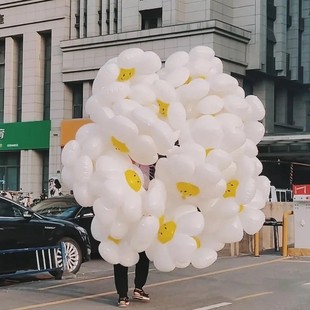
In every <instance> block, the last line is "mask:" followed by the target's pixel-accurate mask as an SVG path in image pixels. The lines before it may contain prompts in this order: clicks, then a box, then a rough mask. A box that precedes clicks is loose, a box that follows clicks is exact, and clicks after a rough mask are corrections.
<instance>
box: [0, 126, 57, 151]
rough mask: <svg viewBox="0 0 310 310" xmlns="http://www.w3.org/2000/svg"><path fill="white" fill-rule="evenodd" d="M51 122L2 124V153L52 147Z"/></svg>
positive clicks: (0, 135) (0, 131)
mask: <svg viewBox="0 0 310 310" xmlns="http://www.w3.org/2000/svg"><path fill="white" fill-rule="evenodd" d="M50 131H51V121H50V120H47V121H38V122H18V123H5V124H4V123H3V124H0V151H8V150H36V149H48V148H49V147H50Z"/></svg>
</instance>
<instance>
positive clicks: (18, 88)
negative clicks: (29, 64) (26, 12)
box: [16, 37, 23, 122]
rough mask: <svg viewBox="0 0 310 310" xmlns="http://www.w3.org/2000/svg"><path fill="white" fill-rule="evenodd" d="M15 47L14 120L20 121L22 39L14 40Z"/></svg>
mask: <svg viewBox="0 0 310 310" xmlns="http://www.w3.org/2000/svg"><path fill="white" fill-rule="evenodd" d="M16 45H17V85H16V120H17V121H18V122H21V121H22V91H23V38H22V37H20V38H16Z"/></svg>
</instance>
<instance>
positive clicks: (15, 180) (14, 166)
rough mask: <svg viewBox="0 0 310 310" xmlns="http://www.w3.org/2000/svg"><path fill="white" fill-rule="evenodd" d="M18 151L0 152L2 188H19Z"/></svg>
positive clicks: (15, 189) (0, 180) (14, 189)
mask: <svg viewBox="0 0 310 310" xmlns="http://www.w3.org/2000/svg"><path fill="white" fill-rule="evenodd" d="M19 174H20V153H19V152H2V153H0V182H1V189H2V190H13V191H17V190H19V188H20V186H19V184H20V180H19Z"/></svg>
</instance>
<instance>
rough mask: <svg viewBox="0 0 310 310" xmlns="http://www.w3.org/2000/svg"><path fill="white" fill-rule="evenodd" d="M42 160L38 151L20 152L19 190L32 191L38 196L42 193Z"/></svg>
mask: <svg viewBox="0 0 310 310" xmlns="http://www.w3.org/2000/svg"><path fill="white" fill-rule="evenodd" d="M42 176H43V160H42V156H41V155H40V153H39V152H37V151H33V150H28V151H21V152H20V190H21V191H22V192H29V193H32V198H39V197H40V194H41V193H42V183H43V179H42Z"/></svg>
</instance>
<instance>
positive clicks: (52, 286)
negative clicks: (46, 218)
mask: <svg viewBox="0 0 310 310" xmlns="http://www.w3.org/2000/svg"><path fill="white" fill-rule="evenodd" d="M309 264H310V258H309V257H294V258H292V257H290V258H284V257H282V256H280V255H279V254H274V253H273V254H263V255H261V256H260V257H254V256H239V257H220V258H218V260H217V261H216V262H215V263H214V264H213V265H212V266H210V267H208V268H205V269H200V270H199V269H195V268H191V267H188V268H185V269H176V270H174V271H173V272H170V273H163V272H159V271H157V270H155V269H154V268H153V267H152V266H151V268H150V275H149V279H148V284H147V285H146V286H145V290H146V291H147V292H148V293H150V295H151V301H150V302H148V303H142V302H137V301H131V303H130V305H129V309H138V310H139V309H151V310H152V309H180V310H209V309H219V310H249V309H251V310H262V309H264V310H278V309H279V310H309V309H310V265H309ZM133 270H134V269H133V268H130V277H129V279H130V282H129V286H130V292H129V293H130V294H131V292H132V289H133V287H132V285H133V276H134V274H133ZM116 301H117V295H116V292H115V288H114V282H113V270H112V266H111V265H109V264H107V263H106V262H104V261H103V260H101V259H95V260H91V261H90V262H87V263H85V264H84V265H83V266H82V268H81V270H80V272H79V273H78V274H77V276H76V277H72V276H67V277H65V278H64V279H63V280H54V279H53V278H52V277H50V276H49V274H40V275H36V276H27V277H25V276H24V277H21V278H14V279H13V278H12V279H6V280H5V281H4V282H3V283H2V284H0V310H26V309H45V310H52V309H53V310H55V309H59V310H60V309H61V310H63V309H66V310H67V309H68V310H71V309H72V310H73V309H75V310H76V309H83V310H84V309H86V310H95V309H100V310H102V309H107V310H109V309H116V308H117V307H116Z"/></svg>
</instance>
